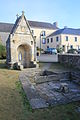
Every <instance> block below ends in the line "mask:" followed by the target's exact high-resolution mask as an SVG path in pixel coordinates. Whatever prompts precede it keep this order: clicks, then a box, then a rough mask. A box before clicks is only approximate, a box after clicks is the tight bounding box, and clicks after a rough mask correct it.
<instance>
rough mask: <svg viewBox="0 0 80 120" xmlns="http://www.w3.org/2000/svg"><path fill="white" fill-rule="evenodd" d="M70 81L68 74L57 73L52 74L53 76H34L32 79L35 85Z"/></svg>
mask: <svg viewBox="0 0 80 120" xmlns="http://www.w3.org/2000/svg"><path fill="white" fill-rule="evenodd" d="M69 79H70V72H59V73H53V75H48V76H39V75H36V76H35V78H34V82H35V83H36V84H40V83H44V82H50V81H65V80H69Z"/></svg>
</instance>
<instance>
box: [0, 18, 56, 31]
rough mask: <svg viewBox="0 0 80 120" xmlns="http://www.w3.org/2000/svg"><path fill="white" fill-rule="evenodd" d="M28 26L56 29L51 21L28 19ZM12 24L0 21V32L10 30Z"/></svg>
mask: <svg viewBox="0 0 80 120" xmlns="http://www.w3.org/2000/svg"><path fill="white" fill-rule="evenodd" d="M28 22H29V25H30V27H35V28H45V29H58V28H57V27H56V26H54V25H53V24H51V23H47V22H38V21H30V20H28ZM13 26H14V24H12V23H2V22H0V32H9V33H10V32H11V30H12V28H13Z"/></svg>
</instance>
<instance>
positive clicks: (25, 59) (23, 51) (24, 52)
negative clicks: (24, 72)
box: [17, 44, 31, 68]
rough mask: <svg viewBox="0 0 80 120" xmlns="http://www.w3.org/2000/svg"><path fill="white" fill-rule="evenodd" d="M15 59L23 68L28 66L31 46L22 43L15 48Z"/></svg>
mask: <svg viewBox="0 0 80 120" xmlns="http://www.w3.org/2000/svg"><path fill="white" fill-rule="evenodd" d="M17 61H18V63H19V64H21V65H23V67H24V68H27V67H29V65H30V62H31V47H30V45H27V44H22V45H20V46H18V48H17Z"/></svg>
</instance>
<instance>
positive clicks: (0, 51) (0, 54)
mask: <svg viewBox="0 0 80 120" xmlns="http://www.w3.org/2000/svg"><path fill="white" fill-rule="evenodd" d="M0 59H6V47H5V46H3V45H2V44H0Z"/></svg>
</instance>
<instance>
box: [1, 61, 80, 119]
mask: <svg viewBox="0 0 80 120" xmlns="http://www.w3.org/2000/svg"><path fill="white" fill-rule="evenodd" d="M19 73H20V71H15V70H8V69H7V68H5V64H4V62H3V63H2V61H0V120H80V113H77V112H75V109H76V108H77V106H80V103H79V102H74V103H70V104H67V105H59V106H56V107H49V108H46V109H38V110H32V109H31V107H30V105H29V102H28V100H27V99H26V96H25V93H24V91H23V89H22V86H21V83H20V82H19V80H18V76H19Z"/></svg>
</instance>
